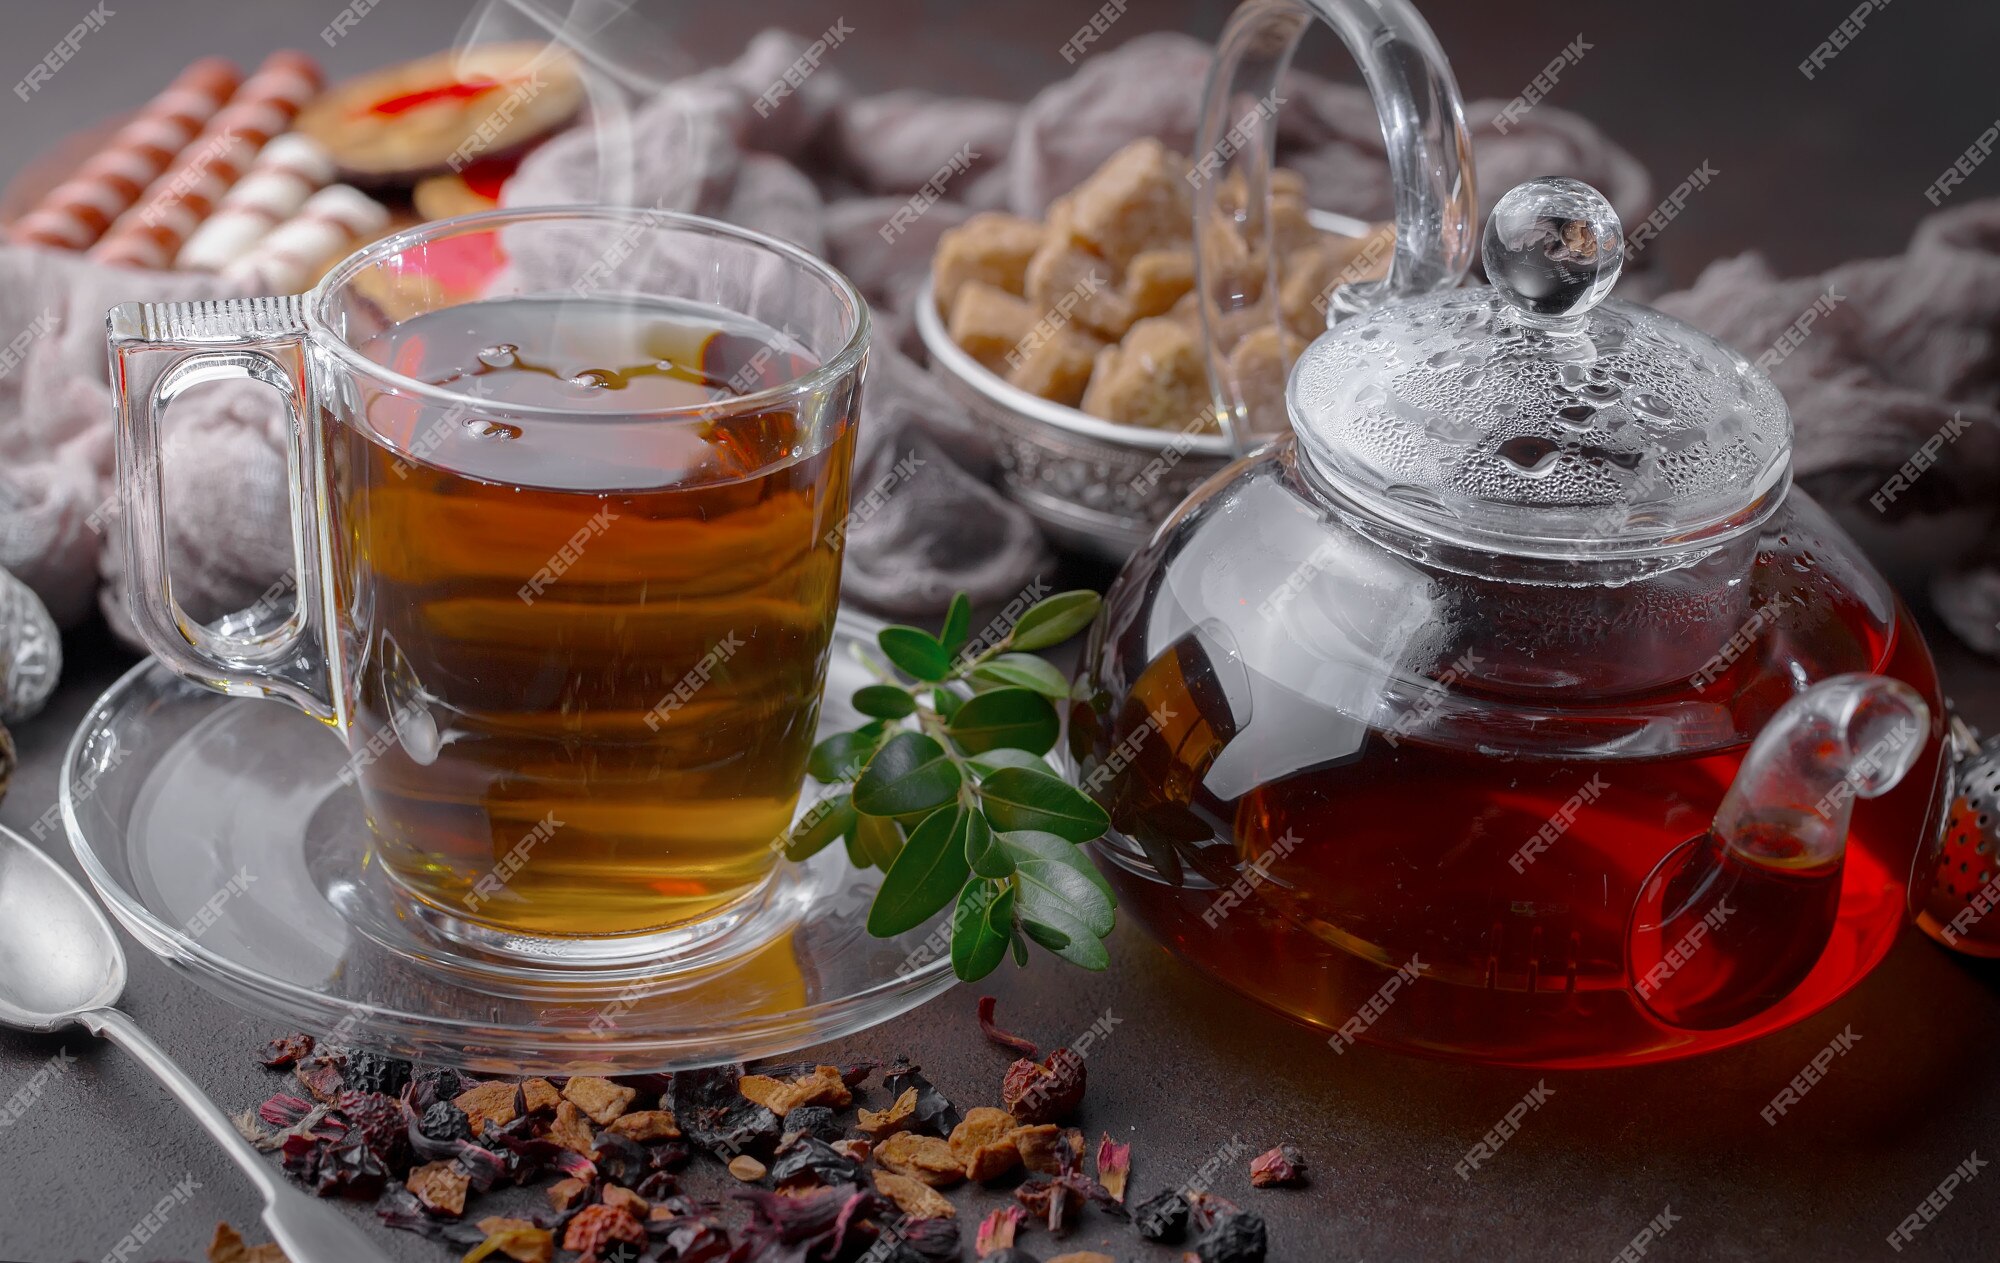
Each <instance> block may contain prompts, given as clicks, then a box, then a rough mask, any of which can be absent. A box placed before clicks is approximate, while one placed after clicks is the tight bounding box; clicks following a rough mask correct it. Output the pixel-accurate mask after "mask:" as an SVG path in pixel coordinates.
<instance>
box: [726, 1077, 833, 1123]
mask: <svg viewBox="0 0 2000 1263" xmlns="http://www.w3.org/2000/svg"><path fill="white" fill-rule="evenodd" d="M737 1091H739V1092H741V1093H742V1094H743V1095H744V1096H746V1097H748V1098H749V1099H751V1100H753V1101H755V1102H756V1103H757V1104H759V1105H761V1106H763V1107H764V1108H765V1109H767V1110H770V1111H771V1112H772V1113H773V1114H776V1115H777V1116H778V1117H779V1118H783V1117H784V1116H785V1115H787V1114H789V1113H791V1112H792V1111H793V1110H795V1109H797V1108H798V1107H799V1106H801V1105H828V1106H832V1107H833V1108H834V1109H845V1108H847V1107H848V1106H849V1105H852V1104H853V1103H854V1093H853V1092H851V1091H849V1090H848V1087H847V1083H846V1081H845V1080H843V1079H842V1078H841V1077H840V1071H839V1070H838V1069H836V1068H835V1067H833V1066H815V1067H814V1068H813V1072H812V1073H811V1074H802V1075H800V1076H799V1077H798V1078H796V1079H791V1080H785V1079H774V1078H772V1077H771V1076H770V1075H767V1074H746V1075H744V1076H743V1078H742V1080H741V1081H740V1082H739V1083H738V1085H737Z"/></svg>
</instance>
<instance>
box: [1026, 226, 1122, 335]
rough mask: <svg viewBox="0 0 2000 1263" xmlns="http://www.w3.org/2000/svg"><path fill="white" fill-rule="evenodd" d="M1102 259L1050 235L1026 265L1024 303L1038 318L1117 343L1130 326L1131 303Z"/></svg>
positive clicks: (1115, 272) (1109, 267) (1113, 271)
mask: <svg viewBox="0 0 2000 1263" xmlns="http://www.w3.org/2000/svg"><path fill="white" fill-rule="evenodd" d="M1119 284H1120V281H1119V274H1118V271H1117V269H1116V268H1113V267H1112V266H1111V265H1110V264H1109V263H1108V262H1106V261H1105V260H1104V259H1102V258H1100V257H1098V256H1097V255H1095V254H1092V253H1091V252H1090V251H1088V250H1086V249H1084V248H1083V247H1082V246H1079V245H1076V244H1074V243H1072V242H1068V241H1064V240H1061V239H1060V238H1058V237H1057V236H1056V235H1055V234H1053V233H1051V234H1050V236H1049V240H1048V241H1047V242H1046V243H1045V244H1044V245H1043V246H1042V248H1041V249H1040V250H1038V251H1036V252H1035V257H1034V258H1033V259H1032V260H1030V261H1029V263H1028V302H1029V303H1030V304H1032V305H1033V306H1034V308H1035V310H1036V311H1037V312H1038V313H1040V314H1041V315H1042V316H1044V317H1047V318H1049V319H1053V320H1055V321H1058V322H1060V323H1061V324H1063V325H1064V326H1066V327H1067V326H1070V325H1076V326H1080V327H1082V328H1084V329H1087V330H1089V331H1090V332H1092V333H1095V334H1097V335H1098V336H1100V337H1104V338H1111V339H1114V340H1115V339H1117V338H1121V337H1124V336H1125V331H1126V330H1127V329H1129V328H1131V327H1132V304H1131V303H1130V302H1129V301H1127V299H1126V297H1125V293H1124V291H1123V290H1121V289H1120V288H1119Z"/></svg>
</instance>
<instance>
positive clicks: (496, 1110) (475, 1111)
mask: <svg viewBox="0 0 2000 1263" xmlns="http://www.w3.org/2000/svg"><path fill="white" fill-rule="evenodd" d="M520 1097H521V1090H520V1089H519V1088H518V1087H516V1086H515V1085H513V1084H511V1083H502V1082H500V1081H499V1080H498V1079H494V1080H492V1081H490V1082H487V1083H482V1084H479V1085H478V1086H476V1087H471V1088H467V1089H466V1090H465V1091H463V1092H461V1093H459V1094H458V1095H457V1096H456V1097H453V1098H452V1102H451V1103H452V1104H453V1105H456V1106H458V1108H459V1109H461V1110H464V1111H465V1117H466V1119H467V1120H468V1121H469V1122H471V1124H472V1134H473V1135H475V1136H482V1135H485V1134H486V1129H487V1127H488V1126H493V1127H504V1126H506V1125H507V1124H508V1123H511V1122H513V1121H514V1120H515V1119H516V1118H519V1117H520V1116H521V1115H520V1110H519V1108H518V1106H519V1103H520Z"/></svg>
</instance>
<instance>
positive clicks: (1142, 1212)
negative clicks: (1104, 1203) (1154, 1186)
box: [1132, 1188, 1190, 1244]
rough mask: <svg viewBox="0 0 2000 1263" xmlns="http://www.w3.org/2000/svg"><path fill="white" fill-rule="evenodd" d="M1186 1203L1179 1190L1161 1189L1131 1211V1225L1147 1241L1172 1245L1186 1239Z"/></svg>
mask: <svg viewBox="0 0 2000 1263" xmlns="http://www.w3.org/2000/svg"><path fill="white" fill-rule="evenodd" d="M1189 1209H1190V1208H1189V1206H1188V1201H1187V1198H1186V1197H1183V1196H1182V1195H1181V1191H1180V1190H1179V1189H1173V1188H1169V1189H1162V1190H1160V1191H1159V1192H1157V1193H1155V1194H1153V1195H1152V1196H1151V1197H1149V1198H1147V1199H1146V1200H1145V1201H1143V1202H1140V1203H1139V1204H1138V1205H1137V1206H1135V1207H1133V1209H1132V1225H1133V1227H1135V1228H1137V1229H1138V1230H1139V1235H1140V1236H1141V1237H1143V1238H1145V1239H1146V1240H1148V1241H1154V1242H1162V1243H1166V1244H1172V1243H1175V1242H1178V1241H1181V1240H1184V1239H1185V1238H1186V1237H1187V1230H1188V1212H1189Z"/></svg>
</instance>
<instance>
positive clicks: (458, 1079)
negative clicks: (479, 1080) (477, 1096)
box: [404, 1066, 476, 1110]
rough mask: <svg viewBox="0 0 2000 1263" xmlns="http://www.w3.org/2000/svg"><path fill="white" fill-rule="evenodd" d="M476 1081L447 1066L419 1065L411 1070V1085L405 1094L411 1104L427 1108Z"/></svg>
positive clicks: (452, 1095) (445, 1099) (405, 1090)
mask: <svg viewBox="0 0 2000 1263" xmlns="http://www.w3.org/2000/svg"><path fill="white" fill-rule="evenodd" d="M475 1082H476V1080H473V1079H468V1078H466V1077H465V1076H464V1075H462V1074H460V1073H459V1072H458V1071H456V1070H453V1069H450V1068H448V1067H445V1066H418V1067H417V1068H416V1069H415V1070H413V1071H411V1073H410V1086H409V1087H407V1088H405V1089H404V1094H405V1095H407V1096H408V1097H409V1098H410V1104H411V1105H413V1106H415V1107H416V1108H417V1109H419V1110H427V1109H429V1108H430V1107H431V1105H432V1104H433V1103H435V1102H437V1101H449V1100H451V1099H452V1098H453V1097H455V1096H457V1095H458V1094H459V1093H461V1092H463V1091H465V1090H466V1089H467V1088H469V1087H472V1086H473V1085H474V1083H475Z"/></svg>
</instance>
